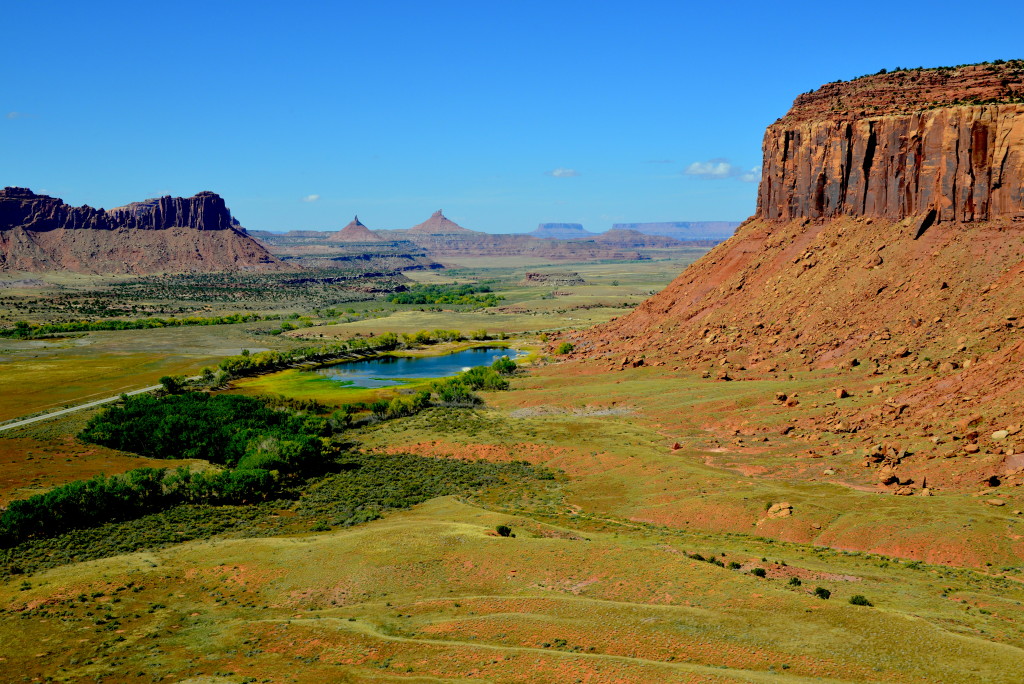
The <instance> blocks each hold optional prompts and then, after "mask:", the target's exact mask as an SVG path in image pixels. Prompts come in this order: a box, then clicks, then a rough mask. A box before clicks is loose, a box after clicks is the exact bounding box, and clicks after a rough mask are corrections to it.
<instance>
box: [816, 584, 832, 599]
mask: <svg viewBox="0 0 1024 684" xmlns="http://www.w3.org/2000/svg"><path fill="white" fill-rule="evenodd" d="M814 595H815V596H817V597H818V598H820V599H826V600H827V599H830V598H832V592H831V591H829V590H828V589H826V588H825V587H815V589H814Z"/></svg>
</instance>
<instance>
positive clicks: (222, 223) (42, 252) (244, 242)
mask: <svg viewBox="0 0 1024 684" xmlns="http://www.w3.org/2000/svg"><path fill="white" fill-rule="evenodd" d="M281 265H282V264H281V262H280V261H278V260H277V259H276V258H274V257H273V256H271V255H270V253H269V252H267V251H266V249H264V248H263V247H262V246H261V245H260V244H259V243H258V242H256V241H255V240H253V239H252V238H251V237H249V236H248V235H247V234H246V233H245V229H243V228H242V227H241V226H240V225H238V222H237V221H236V220H235V219H234V218H233V217H232V216H231V212H230V211H228V208H227V207H226V206H225V204H224V200H223V199H222V198H221V197H220V196H219V195H217V194H215V193H212V192H201V193H199V194H197V195H195V196H193V197H160V198H157V199H151V200H146V201H144V202H133V203H131V204H128V205H125V206H123V207H118V208H116V209H111V210H109V211H104V210H103V209H94V208H92V207H89V206H82V207H72V206H69V205H67V204H65V203H64V202H63V201H62V200H60V199H58V198H56V197H49V196H47V195H37V194H35V193H33V192H32V191H31V190H28V189H26V188H4V189H3V190H0V270H4V271H74V272H79V273H173V272H185V271H218V270H245V269H268V268H269V269H273V268H279V267H281Z"/></svg>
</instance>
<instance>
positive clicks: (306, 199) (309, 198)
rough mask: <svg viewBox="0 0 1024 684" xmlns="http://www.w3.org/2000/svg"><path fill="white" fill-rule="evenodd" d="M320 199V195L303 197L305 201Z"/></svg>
mask: <svg viewBox="0 0 1024 684" xmlns="http://www.w3.org/2000/svg"><path fill="white" fill-rule="evenodd" d="M318 199H320V195H306V196H305V197H303V198H302V201H303V202H316V201H317V200H318Z"/></svg>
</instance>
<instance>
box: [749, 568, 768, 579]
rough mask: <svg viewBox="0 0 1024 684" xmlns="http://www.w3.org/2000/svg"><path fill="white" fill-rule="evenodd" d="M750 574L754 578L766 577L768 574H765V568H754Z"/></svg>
mask: <svg viewBox="0 0 1024 684" xmlns="http://www.w3.org/2000/svg"><path fill="white" fill-rule="evenodd" d="M750 574H751V575H753V576H754V577H765V576H767V574H768V573H766V572H765V570H764V568H754V569H753V570H751V571H750Z"/></svg>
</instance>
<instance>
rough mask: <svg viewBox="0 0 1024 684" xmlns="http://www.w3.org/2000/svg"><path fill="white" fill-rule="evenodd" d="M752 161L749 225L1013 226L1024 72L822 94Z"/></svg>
mask: <svg viewBox="0 0 1024 684" xmlns="http://www.w3.org/2000/svg"><path fill="white" fill-rule="evenodd" d="M763 150H764V168H763V172H762V177H761V185H760V188H759V191H758V204H757V207H758V208H757V215H758V217H759V218H767V219H775V220H789V219H796V218H831V217H837V216H841V215H846V216H865V217H877V218H887V219H895V220H898V219H902V218H905V217H908V216H917V215H921V216H930V217H931V218H933V219H934V220H936V221H940V222H941V221H984V220H989V219H1014V218H1019V219H1024V63H1021V62H1010V63H1006V64H1000V65H975V66H969V67H961V68H958V69H934V70H910V71H898V72H895V73H889V74H876V75H874V76H866V77H863V78H861V79H857V80H855V81H851V82H849V83H830V84H828V85H826V86H823V87H822V88H820V89H819V90H817V91H814V92H812V93H807V94H804V95H801V96H800V97H798V98H797V100H796V102H795V103H794V105H793V108H792V109H791V110H790V111H789V113H788V114H786V116H785V117H783V118H782V119H780V120H779V121H777V122H776V123H774V124H772V125H771V126H769V127H768V130H767V131H766V132H765V136H764V147H763Z"/></svg>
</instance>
